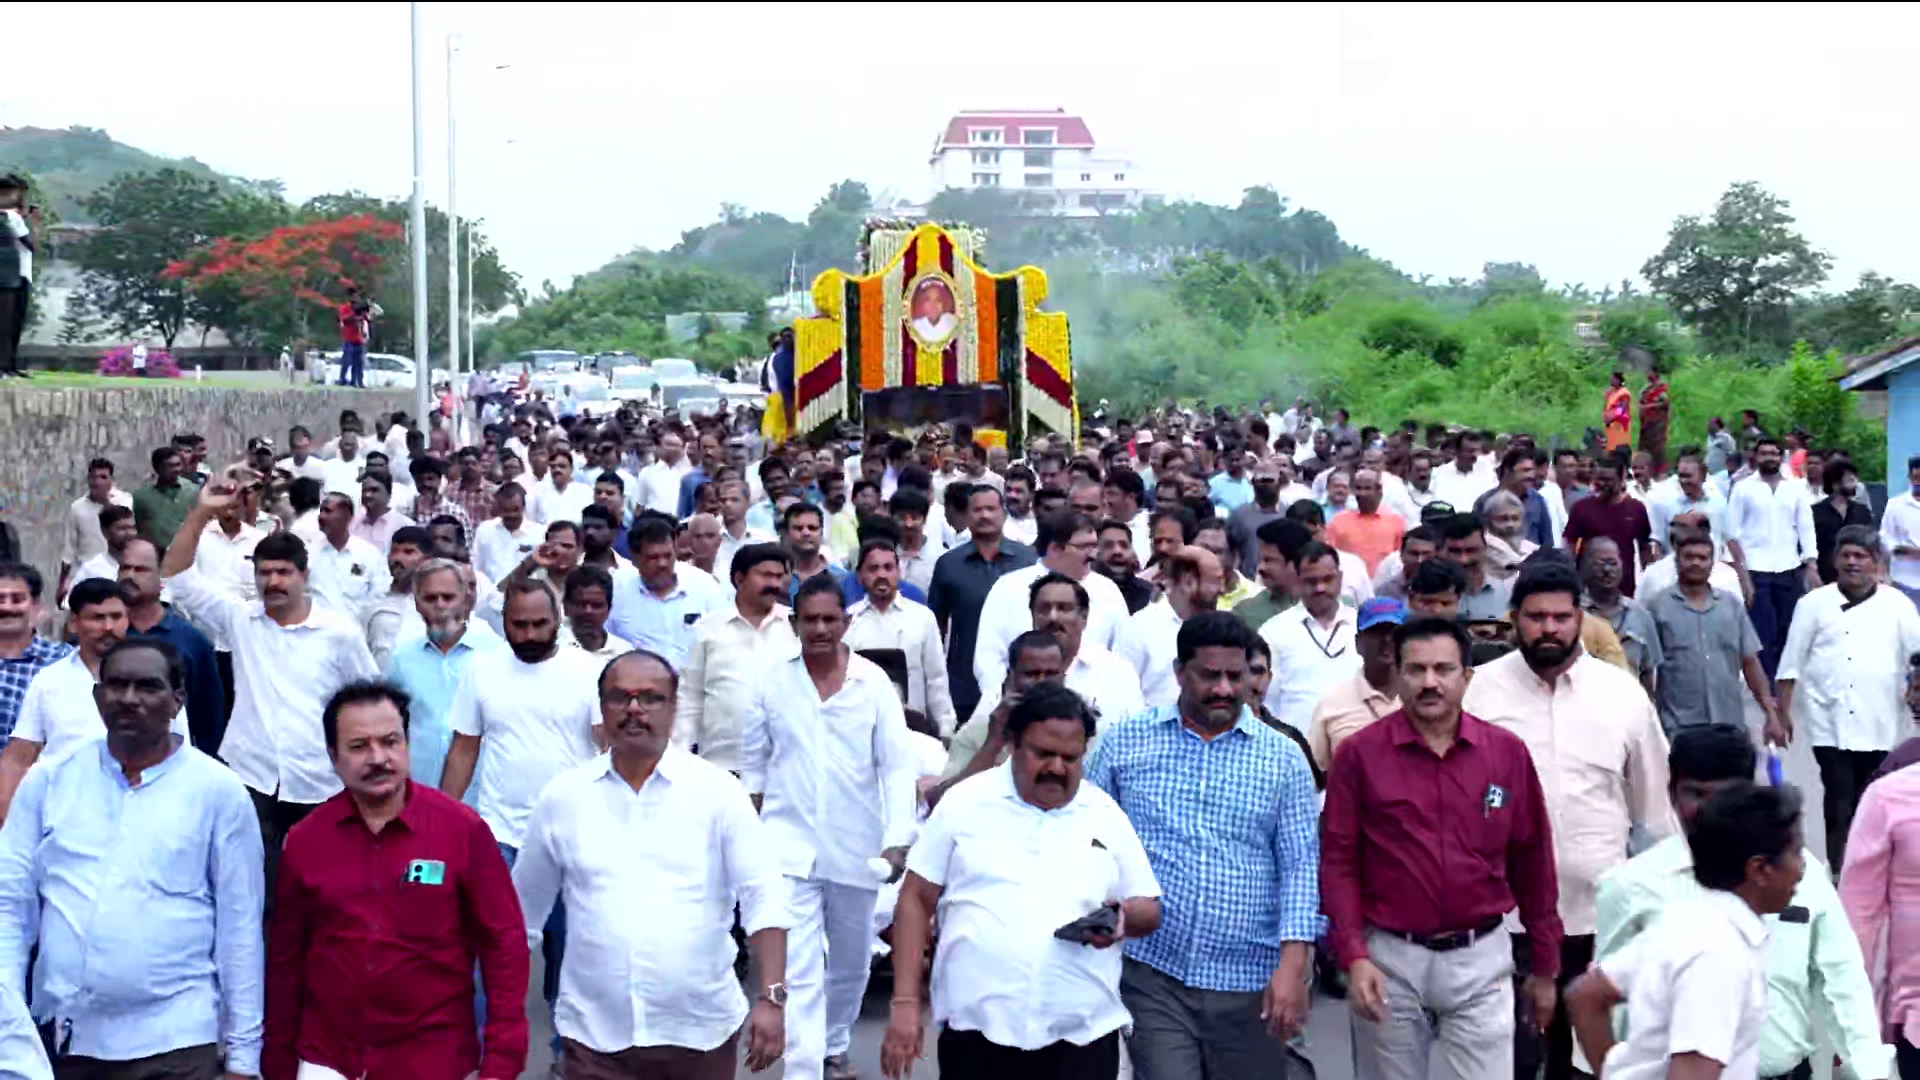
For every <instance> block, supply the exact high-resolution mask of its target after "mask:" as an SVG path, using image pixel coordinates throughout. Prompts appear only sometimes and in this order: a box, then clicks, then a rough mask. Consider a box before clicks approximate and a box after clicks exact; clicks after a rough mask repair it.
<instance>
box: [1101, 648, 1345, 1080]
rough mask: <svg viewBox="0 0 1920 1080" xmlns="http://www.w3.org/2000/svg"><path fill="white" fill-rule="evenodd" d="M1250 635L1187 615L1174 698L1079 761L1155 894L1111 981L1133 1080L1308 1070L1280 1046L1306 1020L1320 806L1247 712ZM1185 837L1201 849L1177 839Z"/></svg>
mask: <svg viewBox="0 0 1920 1080" xmlns="http://www.w3.org/2000/svg"><path fill="white" fill-rule="evenodd" d="M1252 640H1253V631H1252V630H1249V629H1247V624H1246V623H1244V622H1241V621H1240V619H1239V618H1238V617H1236V616H1234V615H1231V614H1228V613H1227V612H1223V611H1204V612H1201V613H1199V614H1197V615H1195V616H1194V617H1193V618H1191V619H1188V620H1187V621H1186V622H1185V623H1184V624H1182V625H1181V627H1180V635H1179V638H1178V641H1177V649H1178V652H1177V654H1176V656H1175V660H1174V664H1175V667H1174V670H1175V673H1176V674H1177V675H1178V677H1179V680H1180V699H1179V701H1178V702H1177V703H1176V704H1173V705H1164V706H1161V707H1159V708H1157V709H1149V710H1148V711H1146V712H1144V713H1141V714H1139V715H1137V716H1134V717H1131V718H1129V719H1127V720H1124V721H1122V722H1120V723H1117V724H1114V725H1112V726H1111V727H1109V728H1108V730H1107V731H1106V732H1105V733H1104V734H1103V735H1102V736H1101V738H1100V745H1099V747H1098V748H1096V749H1095V750H1094V751H1093V756H1092V759H1091V760H1090V762H1089V763H1088V765H1087V774H1086V778H1087V780H1088V781H1089V782H1091V783H1093V784H1094V785H1095V786H1097V787H1099V788H1100V789H1101V790H1103V791H1105V792H1106V793H1107V794H1109V795H1111V796H1113V799H1114V801H1115V802H1117V803H1119V805H1120V809H1121V810H1122V811H1124V812H1125V813H1126V815H1127V819H1128V821H1130V822H1132V824H1133V828H1134V830H1135V832H1136V833H1138V834H1139V837H1140V840H1141V842H1142V843H1143V844H1144V845H1145V846H1146V849H1147V853H1148V861H1149V863H1150V864H1151V866H1152V867H1153V874H1154V877H1155V878H1156V879H1157V880H1158V881H1159V883H1160V885H1161V888H1162V889H1163V890H1164V895H1165V896H1166V897H1167V900H1166V902H1165V905H1164V909H1165V918H1164V920H1163V921H1162V923H1161V925H1160V928H1159V930H1158V931H1157V932H1155V933H1154V934H1153V935H1152V936H1151V937H1146V938H1138V939H1135V940H1132V941H1128V942H1127V943H1126V959H1125V961H1124V962H1123V966H1122V970H1121V975H1120V996H1121V999H1122V1001H1123V1002H1124V1003H1125V1004H1126V1006H1127V1011H1128V1012H1129V1013H1130V1014H1131V1015H1132V1017H1133V1032H1132V1034H1131V1035H1130V1036H1129V1038H1128V1040H1127V1049H1128V1051H1129V1052H1130V1053H1131V1055H1132V1059H1133V1068H1134V1073H1135V1075H1136V1076H1139V1077H1140V1078H1141V1080H1170V1078H1181V1077H1209V1078H1211V1080H1243V1078H1250V1077H1256V1076H1257V1077H1271V1076H1276V1075H1285V1076H1296V1075H1303V1073H1302V1072H1301V1071H1300V1070H1305V1069H1309V1068H1310V1067H1309V1066H1307V1065H1306V1063H1305V1062H1304V1061H1300V1060H1298V1058H1297V1055H1295V1054H1294V1053H1293V1051H1291V1050H1290V1049H1289V1048H1288V1047H1287V1046H1286V1045H1285V1040H1287V1039H1289V1038H1292V1037H1293V1036H1294V1035H1295V1034H1296V1033H1298V1032H1299V1031H1300V1030H1301V1027H1302V1025H1304V1024H1305V1022H1306V1018H1307V1006H1308V1002H1307V979H1308V974H1309V972H1308V965H1307V956H1308V953H1309V952H1310V950H1311V948H1312V943H1313V942H1314V940H1315V939H1317V938H1318V937H1319V936H1320V929H1321V927H1320V918H1319V915H1318V909H1319V896H1320V885H1319V859H1320V851H1319V838H1318V826H1317V820H1316V819H1317V816H1318V796H1317V794H1316V792H1315V791H1314V784H1313V771H1312V769H1310V768H1309V767H1308V765H1307V757H1306V755H1305V754H1302V753H1301V752H1300V749H1299V747H1298V746H1296V745H1294V744H1293V743H1292V742H1289V741H1288V740H1287V738H1286V737H1285V736H1283V735H1281V734H1280V733H1278V732H1276V731H1274V730H1273V729H1272V728H1270V727H1268V726H1266V725H1265V724H1263V723H1261V722H1260V721H1259V719H1258V718H1257V717H1255V716H1254V714H1253V711H1252V710H1251V709H1249V708H1247V706H1246V702H1245V700H1244V697H1243V689H1242V688H1243V686H1244V684H1245V682H1246V677H1247V657H1248V655H1249V654H1250V653H1251V651H1252ZM1196 835H1203V836H1208V837H1211V838H1212V842H1211V843H1209V844H1207V845H1196V844H1192V843H1189V842H1187V841H1185V840H1183V839H1181V838H1182V837H1192V836H1196Z"/></svg>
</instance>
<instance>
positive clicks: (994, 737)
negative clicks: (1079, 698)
mask: <svg viewBox="0 0 1920 1080" xmlns="http://www.w3.org/2000/svg"><path fill="white" fill-rule="evenodd" d="M1008 652H1009V654H1010V655H1009V656H1008V657H1007V681H1006V682H1005V683H1004V684H1003V685H1002V686H1001V688H1000V697H999V699H998V700H996V701H995V702H994V704H993V707H992V710H991V711H990V712H988V713H987V714H986V715H985V716H984V717H982V716H980V715H979V714H978V713H977V712H976V714H975V715H974V718H973V719H971V720H969V721H968V722H967V723H966V725H965V726H963V727H962V728H961V729H960V732H959V734H957V735H955V736H954V737H953V739H952V741H951V745H950V747H949V748H948V751H947V768H946V771H945V772H944V773H943V774H942V776H941V781H940V783H939V784H938V785H937V786H936V787H934V789H933V790H931V791H929V792H927V794H926V796H925V801H926V804H927V806H928V807H934V806H938V805H939V804H940V800H941V798H942V797H944V796H945V795H946V793H947V792H948V791H950V790H952V789H953V787H954V785H956V784H958V783H959V782H960V781H962V780H965V779H967V778H968V777H970V776H974V775H977V774H979V773H983V772H986V771H987V770H989V769H992V768H993V767H994V766H996V765H999V764H1000V763H1001V762H1002V761H1005V760H1006V758H1007V753H1008V746H1007V736H1006V731H1007V718H1008V717H1009V716H1011V715H1013V709H1014V706H1016V705H1019V704H1020V701H1021V699H1022V698H1023V697H1024V696H1025V695H1026V692H1027V691H1029V690H1031V689H1033V688H1034V687H1035V686H1038V685H1039V684H1041V683H1043V682H1056V683H1057V682H1061V681H1062V680H1063V679H1065V678H1066V673H1067V661H1066V655H1065V649H1064V648H1063V647H1062V646H1061V644H1060V639H1059V638H1057V637H1054V636H1053V635H1052V634H1050V633H1048V632H1047V631H1045V630H1029V631H1027V632H1026V633H1024V634H1021V635H1020V636H1019V637H1017V638H1014V639H1013V646H1012V647H1011V648H1010V649H1009V650H1008ZM980 707H981V708H983V709H984V708H986V707H987V706H986V703H985V702H982V703H981V706H980ZM1095 735H1096V736H1097V735H1098V730H1097V729H1096V731H1095Z"/></svg>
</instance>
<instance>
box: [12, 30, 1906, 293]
mask: <svg viewBox="0 0 1920 1080" xmlns="http://www.w3.org/2000/svg"><path fill="white" fill-rule="evenodd" d="M421 8H422V13H423V14H422V18H423V25H424V27H425V34H424V37H425V40H426V41H427V42H428V46H427V66H426V76H425V77H426V79H427V82H428V95H427V119H428V128H429V131H428V136H427V164H426V174H425V175H426V184H427V191H428V195H429V198H431V199H433V200H434V201H436V202H442V201H443V200H444V199H445V195H446V182H447V160H446V142H445V123H446V120H445V118H446V110H445V104H446V93H445V86H446V63H445V40H446V36H447V35H448V34H449V33H456V34H459V35H460V36H461V39H462V41H463V51H462V53H461V56H460V57H459V61H458V71H459V79H460V83H461V89H460V91H459V140H458V142H459V147H460V205H461V208H462V209H463V211H465V212H468V213H477V214H479V215H480V216H482V217H484V218H485V219H486V221H487V231H488V232H489V233H490V235H492V236H493V238H494V239H495V240H496V242H497V243H498V244H499V245H500V247H501V248H502V250H503V252H504V254H505V256H506V258H507V260H508V263H509V265H510V266H511V267H512V268H514V269H515V270H517V271H519V272H520V273H521V274H522V276H523V277H524V278H525V279H526V281H527V282H528V284H529V285H532V286H535V287H537V286H538V284H539V282H540V281H541V280H542V279H543V278H551V279H553V280H554V281H555V282H556V283H563V282H564V281H565V280H566V279H567V278H568V277H570V276H571V275H573V274H577V273H582V272H584V271H587V270H591V269H593V268H594V267H596V266H598V265H600V264H601V263H602V262H604V261H606V260H607V259H608V258H610V257H612V256H614V255H617V254H620V253H621V252H624V251H626V250H628V249H629V248H632V247H634V246H635V245H645V246H649V247H666V246H669V245H671V244H672V243H673V242H674V241H675V240H676V239H677V238H678V236H679V233H680V231H681V230H682V229H684V228H688V227H691V226H694V225H698V224H701V223H703V222H706V221H709V220H711V219H712V218H713V217H714V216H715V214H716V211H717V209H718V207H719V205H720V204H721V203H722V202H739V203H744V204H746V205H747V206H749V207H752V208H754V209H766V210H773V211H777V212H779V213H783V214H787V215H789V216H795V217H797V216H803V215H804V214H805V213H806V211H807V210H808V208H809V207H810V206H811V205H812V203H813V202H814V200H816V199H817V198H818V197H819V196H820V194H821V193H822V192H824V191H825V189H826V187H827V185H829V184H830V183H832V182H833V181H836V180H839V179H841V178H843V177H851V178H855V179H859V180H864V181H866V182H867V183H868V184H869V185H871V186H872V187H874V188H875V189H876V190H881V189H887V190H892V191H896V192H899V193H900V194H903V195H907V196H910V197H915V198H923V197H925V196H926V195H927V194H928V190H927V189H928V185H929V183H930V181H929V170H928V167H927V157H928V152H929V149H930V148H931V146H932V143H933V139H934V136H935V135H936V134H937V133H938V132H939V131H940V130H941V128H942V126H943V124H944V122H945V120H946V118H947V117H948V116H949V115H951V114H952V113H953V112H954V111H956V110H958V109H962V108H996V107H1028V108H1052V107H1065V108H1066V109H1068V110H1070V111H1073V112H1078V113H1080V114H1081V115H1083V116H1084V117H1086V119H1087V121H1088V123H1089V125H1090V126H1091V127H1092V130H1093V133H1094V137H1095V138H1096V140H1098V141H1099V142H1100V143H1101V144H1102V146H1103V148H1106V149H1115V150H1124V151H1125V152H1126V153H1127V154H1129V155H1130V156H1131V157H1132V158H1133V159H1134V160H1135V162H1136V171H1137V175H1138V176H1139V177H1141V178H1143V179H1144V181H1145V182H1146V183H1147V184H1148V185H1150V186H1153V187H1156V188H1159V189H1161V190H1163V191H1165V192H1166V193H1168V194H1169V195H1172V196H1185V197H1193V198H1201V199H1207V200H1211V201H1231V200H1233V199H1236V198H1237V197H1238V193H1239V191H1240V189H1242V188H1244V187H1246V186H1248V185H1252V184H1261V183H1265V184H1272V185H1273V186H1274V187H1275V188H1277V189H1278V190H1279V191H1280V192H1281V193H1282V194H1284V195H1286V196H1288V197H1289V198H1290V199H1291V200H1292V201H1293V203H1294V204H1295V205H1297V206H1308V207H1312V208H1315V209H1318V210H1320V211H1322V212H1324V213H1326V214H1327V215H1329V216H1330V217H1332V218H1333V220H1334V221H1335V222H1336V223H1337V224H1338V225H1339V227H1340V231H1341V233H1342V234H1343V235H1344V236H1345V237H1346V238H1347V240H1348V241H1349V242H1351V243H1354V244H1358V245H1360V246H1362V247H1365V248H1367V249H1369V250H1371V251H1372V252H1373V253H1375V254H1377V255H1380V256H1382V257H1384V258H1387V259H1390V260H1392V261H1393V262H1394V263H1395V264H1397V265H1398V266H1400V267H1401V268H1402V269H1404V270H1407V271H1409V272H1412V273H1422V272H1424V273H1430V274H1433V275H1434V276H1436V277H1439V278H1445V277H1448V276H1451V275H1461V276H1467V277H1472V276H1476V275H1477V274H1478V273H1479V270H1480V266H1481V264H1482V263H1485V262H1487V261H1492V260H1519V261H1524V262H1531V263H1534V264H1535V265H1537V266H1538V267H1539V268H1540V270H1541V272H1542V273H1544V274H1545V275H1546V276H1547V277H1548V278H1549V279H1551V280H1553V281H1556V282H1585V283H1587V284H1588V285H1590V286H1594V287H1598V286H1599V285H1601V284H1603V283H1607V282H1617V281H1618V280H1619V279H1620V278H1622V277H1625V276H1629V275H1634V274H1637V272H1638V269H1639V267H1640V264H1641V263H1642V262H1643V261H1644V260H1645V259H1646V257H1647V256H1648V255H1650V254H1652V253H1653V252H1655V251H1657V250H1658V249H1659V247H1660V246H1661V244H1662V243H1663V241H1664V238H1665V234H1666V230H1667V228H1668V226H1669V225H1670V224H1671V223H1672V220H1673V218H1674V217H1675V216H1676V215H1678V214H1682V213H1689V212H1704V211H1706V210H1707V209H1708V208H1709V207H1711V205H1712V203H1713V200H1714V199H1715V197H1716V196H1717V195H1718V194H1719V193H1720V192H1721V191H1722V190H1724V189H1725V188H1726V186H1727V185H1728V184H1729V183H1730V182H1732V181H1735V180H1742V179H1754V180H1758V181H1760V182H1761V183H1762V184H1764V185H1766V186H1767V187H1769V188H1771V189H1772V190H1774V191H1775V192H1777V193H1779V194H1780V195H1782V196H1784V197H1786V198H1787V199H1789V200H1791V202H1792V204H1793V212H1794V213H1795V214H1796V215H1798V217H1799V219H1800V225H1801V228H1802V229H1803V231H1804V232H1805V233H1806V235H1807V236H1808V237H1809V238H1810V239H1811V240H1812V241H1813V242H1814V243H1815V244H1817V245H1819V246H1821V247H1824V248H1826V249H1827V250H1828V251H1830V252H1832V253H1833V255H1834V257H1835V260H1836V261H1835V275H1834V283H1835V284H1840V285H1844V284H1846V283H1850V282H1851V281H1852V280H1853V278H1854V277H1855V276H1856V275H1857V274H1858V273H1859V272H1860V271H1861V270H1863V269H1876V270H1879V271H1881V272H1883V273H1889V274H1893V275H1895V276H1897V277H1901V278H1905V279H1909V280H1916V279H1920V226H1917V225H1916V215H1915V207H1914V202H1915V192H1916V190H1920V189H1916V185H1915V179H1914V178H1915V176H1916V175H1920V139H1916V138H1915V137H1914V136H1915V125H1916V121H1915V116H1916V110H1915V104H1916V102H1915V96H1916V95H1915V92H1914V90H1913V89H1912V82H1913V80H1912V77H1911V75H1910V73H1909V68H1910V66H1911V65H1910V58H1909V56H1908V50H1909V47H1910V43H1911V42H1912V40H1913V37H1914V30H1915V28H1916V22H1920V18H1916V16H1915V14H1914V9H1913V8H1911V7H1908V6H1906V5H1887V6H1884V7H1883V6H1878V5H1834V4H1743V5H1707V4H1701V5H1693V4H1658V5H1654V4H1649V5H1626V4H1566V5H1532V4H1529V5H1507V4H1500V5H1491V4H1490V5H1479V4H1467V5H1442V4H1434V5H1428V4H1411V5H1400V4H1390V5H1364V4H1325V5H1290V4H1261V5H1223V6H1218V7H1216V6H1214V5H1204V4H1202V5H1193V4H1185V5H1179V6H1178V7H1155V6H1144V7H1142V6H1136V7H1129V8H1126V9H1124V12H1125V13H1124V14H1123V15H1121V16H1119V17H1112V18H1096V17H1093V16H1092V14H1091V13H1092V12H1094V11H1096V10H1098V9H1094V8H1088V7H1085V6H1082V5H1078V4H1041V3H1030V4H1009V5H998V4H978V3H976V4H967V5H958V6H954V7H951V8H949V7H946V6H942V5H920V4H901V5H888V6H886V7H882V6H880V5H864V4H847V5H840V6H834V5H821V6H814V5H801V4H699V5H684V4H553V3H543V4H479V3H427V4H422V5H421ZM889 12H891V14H888V13H889ZM1174 13H1177V17H1171V16H1173V15H1174ZM961 16H964V18H963V19H961V21H960V22H959V23H957V24H954V23H949V21H948V20H949V18H950V17H953V18H960V17H961ZM7 23H8V28H9V29H8V38H9V40H11V41H14V42H19V43H26V44H25V47H17V48H10V49H8V50H7V62H6V74H5V79H4V83H3V84H0V125H8V126H17V125H39V126H54V127H63V126H66V125H70V124H84V125H88V126H91V127H99V128H104V129H106V130H107V131H108V132H109V133H111V134H112V135H113V136H115V137H116V138H119V139H121V140H122V141H125V142H129V143H132V144H134V145H136V146H140V147H143V148H145V149H149V150H153V151H157V152H161V153H166V154H174V155H188V154H191V155H193V156H195V157H198V158H199V159H201V160H202V161H205V162H207V163H208V164H210V165H213V166H215V167H216V168H219V169H222V170H225V171H228V172H232V173H236V174H240V175H244V176H252V177H261V178H278V179H280V180H282V181H284V182H285V184H286V185H287V189H288V192H289V193H290V194H291V195H292V196H293V197H295V198H304V197H306V196H309V195H314V194H318V193H321V192H326V191H338V190H343V189H349V188H358V189H361V190H364V191H368V192H373V193H378V194H383V195H394V196H403V195H405V194H406V193H407V192H408V191H409V190H410V188H409V185H410V183H411V175H412V174H411V168H410V160H411V159H410V154H411V149H410V148H411V142H410V140H411V131H412V128H411V119H410V98H409V93H410V84H409V66H408V48H409V45H408V33H407V5H406V4H404V3H367V4H296V3H276V4H233V3H226V4H192V3H174V4H153V5H148V4H120V5H111V6H107V5H99V4H54V3H39V4H28V5H18V4H17V5H12V6H10V7H9V9H8V13H7ZM921 40H929V41H940V42H943V43H945V44H946V45H948V46H950V47H951V49H952V51H951V52H950V53H945V52H943V51H942V50H941V49H939V48H934V47H926V48H920V47H916V46H915V45H914V44H913V43H914V42H916V41H921ZM501 65H506V67H505V69H504V70H501V69H500V66H501ZM948 71H950V72H951V75H948V74H945V73H946V72H948ZM919 72H925V73H926V74H925V77H918V78H916V77H914V76H915V74H916V73H919ZM870 88H871V91H872V92H870V93H869V92H864V91H867V90H869V89H870Z"/></svg>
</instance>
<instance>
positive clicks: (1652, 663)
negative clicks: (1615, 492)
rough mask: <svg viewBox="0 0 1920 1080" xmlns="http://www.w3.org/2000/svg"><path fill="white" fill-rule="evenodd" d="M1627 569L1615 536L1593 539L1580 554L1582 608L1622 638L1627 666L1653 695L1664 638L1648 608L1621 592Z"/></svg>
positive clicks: (1622, 648)
mask: <svg viewBox="0 0 1920 1080" xmlns="http://www.w3.org/2000/svg"><path fill="white" fill-rule="evenodd" d="M1623 570H1624V567H1623V566H1622V565H1621V562H1620V545H1618V544H1616V543H1614V541H1613V538H1612V537H1607V536H1595V537H1593V538H1591V539H1589V540H1588V541H1587V545H1586V547H1585V548H1583V549H1582V550H1581V552H1580V586H1581V589H1582V590H1583V591H1582V594H1581V597H1580V606H1581V607H1582V608H1584V609H1585V610H1586V612H1587V613H1588V614H1589V615H1592V616H1594V617H1595V618H1598V619H1605V620H1606V622H1607V625H1608V626H1611V627H1613V633H1614V635H1615V636H1616V637H1618V638H1619V639H1620V651H1621V652H1623V653H1625V654H1626V656H1627V667H1628V668H1630V669H1631V670H1632V671H1633V674H1634V676H1635V677H1636V678H1638V679H1639V680H1640V685H1641V686H1643V687H1645V688H1646V690H1647V693H1648V694H1652V693H1653V692H1654V691H1653V673H1654V672H1655V671H1657V670H1659V667H1660V636H1659V634H1658V633H1657V632H1656V631H1655V629H1654V625H1653V618H1652V616H1650V615H1648V614H1647V609H1646V608H1643V607H1641V606H1640V605H1639V604H1638V603H1636V602H1635V601H1634V599H1633V597H1631V596H1628V595H1626V594H1624V593H1622V592H1621V591H1620V579H1621V576H1622V572H1623Z"/></svg>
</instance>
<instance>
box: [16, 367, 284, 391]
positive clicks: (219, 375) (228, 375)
mask: <svg viewBox="0 0 1920 1080" xmlns="http://www.w3.org/2000/svg"><path fill="white" fill-rule="evenodd" d="M0 386H4V387H6V388H7V389H10V390H13V389H19V390H115V389H118V390H132V389H136V388H141V387H146V388H152V387H171V388H174V389H180V390H189V389H194V388H208V389H218V390H287V389H298V390H311V389H315V387H314V386H313V385H312V384H311V383H308V382H307V381H306V380H305V379H302V380H300V381H299V382H297V383H294V384H293V386H292V387H289V386H288V385H287V380H286V376H284V375H282V374H280V373H279V372H277V371H211V372H208V373H207V374H206V375H205V376H204V377H203V378H201V379H200V380H198V381H195V379H194V378H193V376H192V375H191V374H188V375H186V376H184V377H182V378H178V379H135V378H129V377H126V376H118V375H95V374H93V373H92V372H84V371H35V372H34V373H33V377H32V378H30V379H18V380H13V381H9V382H5V383H0Z"/></svg>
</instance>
